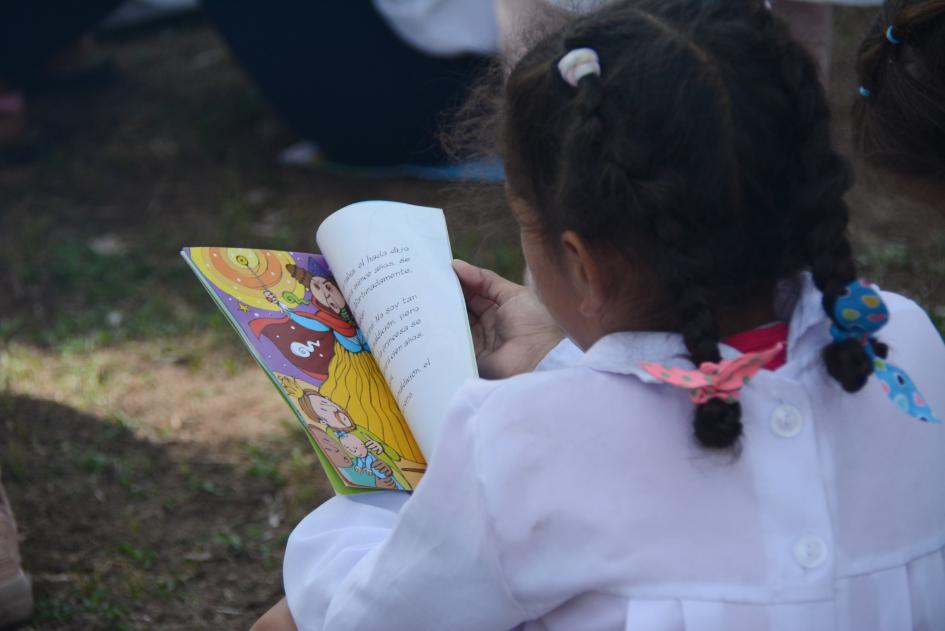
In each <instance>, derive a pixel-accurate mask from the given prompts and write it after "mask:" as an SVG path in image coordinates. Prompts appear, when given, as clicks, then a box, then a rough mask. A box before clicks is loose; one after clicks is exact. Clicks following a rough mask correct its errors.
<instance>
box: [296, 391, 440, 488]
mask: <svg viewBox="0 0 945 631" xmlns="http://www.w3.org/2000/svg"><path fill="white" fill-rule="evenodd" d="M299 407H300V408H301V410H302V412H303V413H304V414H305V415H306V416H307V417H308V418H309V419H311V420H312V421H315V422H316V423H319V424H321V425H323V427H324V429H325V430H327V431H328V432H329V433H331V434H333V435H334V436H335V438H337V439H339V440H340V439H341V437H342V435H343V434H346V435H348V436H349V437H350V438H349V444H352V443H353V441H354V440H357V441H358V442H360V443H362V444H363V445H364V448H365V450H367V451H368V452H370V453H371V454H372V457H373V459H372V460H371V461H370V462H368V463H367V464H364V463H362V465H363V466H360V470H362V471H360V472H362V473H370V474H371V475H372V476H374V477H375V478H377V479H378V480H382V479H384V478H383V477H382V476H386V475H390V476H392V477H393V480H394V482H395V486H396V487H397V488H401V489H412V488H413V486H414V484H416V482H417V481H418V480H419V477H420V474H421V473H422V472H423V470H424V469H425V467H424V465H423V464H422V463H417V462H413V461H410V460H408V459H405V458H403V456H401V455H400V454H399V453H398V452H397V451H396V450H395V449H393V448H392V447H390V446H389V445H387V444H386V443H385V442H384V441H382V440H381V439H380V438H378V437H377V436H375V435H374V434H373V433H372V432H371V431H369V430H367V429H365V428H364V427H361V426H360V425H356V424H355V423H354V421H352V420H351V416H350V415H349V414H348V412H347V411H346V410H345V409H344V408H342V407H341V406H339V405H338V404H337V403H335V402H334V401H332V400H331V399H329V398H327V397H325V396H322V395H321V394H320V393H319V392H318V391H316V390H311V389H306V390H303V392H302V395H301V396H300V397H299ZM346 447H347V445H346ZM348 451H349V453H350V449H349V450H348ZM375 461H376V462H380V463H383V464H384V465H385V466H386V468H387V469H389V470H390V472H389V473H387V472H385V471H384V468H383V467H381V468H380V469H379V470H380V471H381V476H378V475H376V473H375V472H374V471H373V470H372V468H371V466H370V464H371V463H373V462H375ZM358 468H359V467H357V466H356V469H358ZM407 476H409V478H408V477H407ZM371 482H375V483H376V481H375V480H371Z"/></svg>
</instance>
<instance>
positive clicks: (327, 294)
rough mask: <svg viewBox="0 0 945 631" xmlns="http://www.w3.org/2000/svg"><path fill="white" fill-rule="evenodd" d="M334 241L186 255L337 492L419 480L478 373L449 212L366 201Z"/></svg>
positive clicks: (333, 233)
mask: <svg viewBox="0 0 945 631" xmlns="http://www.w3.org/2000/svg"><path fill="white" fill-rule="evenodd" d="M316 242H317V243H318V246H319V248H320V249H321V251H322V253H323V254H321V255H319V254H309V253H305V252H282V251H278V250H267V249H252V248H231V247H188V248H184V249H183V250H182V251H181V255H182V256H183V257H184V259H185V260H186V261H187V263H188V264H189V265H190V267H191V269H193V271H194V273H195V274H196V275H197V278H199V279H200V282H201V283H202V284H203V286H204V287H205V288H206V289H207V291H208V292H209V293H210V296H211V297H212V298H213V301H214V302H215V303H216V304H217V306H218V307H219V308H220V310H221V311H222V312H223V314H224V315H225V316H226V318H227V320H228V321H229V322H230V324H232V325H233V327H234V329H236V331H237V333H238V334H239V336H240V338H241V339H242V340H243V343H244V344H245V345H246V347H247V348H248V349H249V351H250V352H251V353H252V355H253V357H255V358H256V361H257V362H258V363H259V365H260V366H261V367H262V368H263V370H265V371H266V374H267V375H269V378H270V379H271V380H272V382H273V384H275V386H276V388H277V389H278V390H279V392H280V394H282V396H283V398H284V399H285V400H286V402H287V403H288V404H289V407H291V408H292V411H293V412H294V413H295V415H296V417H297V418H298V420H299V422H300V423H301V424H302V426H303V428H304V429H305V432H306V434H307V435H308V438H309V441H310V442H311V444H312V446H313V447H314V448H315V451H316V453H317V454H318V457H319V460H320V462H321V464H322V466H323V467H324V469H325V472H326V473H327V474H328V479H329V481H330V482H331V485H332V487H333V488H334V489H335V492H336V493H340V494H350V493H357V492H362V491H374V490H379V489H386V490H405V491H409V490H412V489H413V488H414V487H415V486H416V484H417V482H418V481H419V480H420V478H421V476H422V475H423V472H424V470H425V468H426V457H427V456H429V455H430V453H431V451H432V448H433V445H434V444H435V441H436V440H437V434H438V431H439V427H440V424H441V422H442V420H443V418H444V415H445V412H446V409H447V407H448V404H449V400H450V398H451V397H452V395H453V393H454V392H455V391H456V390H457V389H458V388H459V387H460V385H462V383H463V382H464V381H465V380H466V379H468V378H471V377H475V376H476V374H477V373H476V358H475V351H474V350H473V345H472V336H471V334H470V331H469V322H468V320H467V317H466V306H465V302H464V300H463V294H462V289H461V288H460V285H459V281H458V280H457V278H456V275H455V274H454V272H453V269H452V258H453V257H452V252H451V251H450V244H449V236H448V234H447V231H446V221H445V219H444V217H443V212H442V211H441V210H439V209H436V208H424V207H420V206H411V205H408V204H400V203H396V202H382V201H374V202H361V203H358V204H353V205H351V206H347V207H345V208H342V209H341V210H339V211H337V212H335V213H333V214H332V215H331V216H329V217H328V218H327V219H326V220H325V221H324V222H323V223H322V224H321V226H319V228H318V231H317V233H316Z"/></svg>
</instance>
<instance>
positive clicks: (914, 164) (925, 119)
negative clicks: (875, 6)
mask: <svg viewBox="0 0 945 631" xmlns="http://www.w3.org/2000/svg"><path fill="white" fill-rule="evenodd" d="M856 70H857V75H858V76H859V80H860V84H861V85H860V95H859V98H857V99H856V101H855V102H854V107H853V129H854V136H855V139H856V142H857V145H858V148H859V149H860V150H861V151H862V152H863V154H864V156H865V157H866V159H867V160H868V161H869V162H870V163H871V164H872V165H874V166H876V167H879V168H881V169H883V170H885V171H888V172H891V173H892V174H893V175H895V176H897V180H898V182H899V183H901V184H904V185H905V186H903V187H901V188H903V189H904V190H906V191H908V192H911V193H918V194H920V195H921V194H922V193H923V192H925V193H926V195H925V196H926V197H927V198H928V199H929V200H930V201H931V202H932V203H933V204H935V205H938V206H939V207H941V208H942V209H943V210H945V206H943V202H942V200H943V198H945V0H887V1H886V3H885V5H884V7H883V9H882V11H881V12H880V13H879V14H878V15H877V17H876V20H875V21H874V23H873V25H872V27H871V28H870V31H869V33H868V34H867V35H866V38H865V39H864V40H863V43H862V44H861V45H860V50H859V54H858V55H857V63H856Z"/></svg>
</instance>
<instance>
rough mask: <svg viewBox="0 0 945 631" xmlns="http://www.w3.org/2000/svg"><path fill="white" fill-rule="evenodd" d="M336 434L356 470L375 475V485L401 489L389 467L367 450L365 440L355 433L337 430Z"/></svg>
mask: <svg viewBox="0 0 945 631" xmlns="http://www.w3.org/2000/svg"><path fill="white" fill-rule="evenodd" d="M336 435H337V437H338V440H339V441H340V442H341V445H342V446H343V447H344V448H345V450H346V451H347V452H348V454H349V455H350V457H351V461H352V462H353V464H354V468H355V470H356V471H357V472H359V473H363V474H369V475H373V476H374V477H376V478H377V481H376V482H375V485H376V486H378V487H383V488H397V489H400V490H403V487H402V486H401V485H400V484H399V483H398V482H397V480H396V479H395V478H394V477H393V476H392V469H391V467H390V466H389V465H387V464H386V463H384V462H382V461H381V460H378V458H377V456H376V455H374V454H373V453H371V452H370V451H368V448H367V445H366V444H365V442H364V441H363V440H361V439H360V438H359V437H358V436H357V435H356V434H349V433H348V432H338V433H337V434H336Z"/></svg>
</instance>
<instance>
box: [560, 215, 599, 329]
mask: <svg viewBox="0 0 945 631" xmlns="http://www.w3.org/2000/svg"><path fill="white" fill-rule="evenodd" d="M561 249H562V251H563V252H564V257H563V262H564V267H565V273H567V275H568V278H569V280H570V281H571V286H572V287H573V288H574V290H575V292H576V295H575V298H576V301H577V304H578V309H579V311H580V313H581V315H582V316H585V317H595V316H599V315H600V314H601V313H602V312H603V310H604V305H605V303H606V299H607V282H606V278H605V274H604V270H603V269H602V267H601V261H599V260H597V259H596V258H595V257H594V256H592V254H591V250H590V248H589V247H588V244H587V242H586V241H585V240H584V239H582V238H581V237H580V235H578V234H577V233H576V232H574V231H573V230H566V231H565V232H564V233H563V234H562V235H561Z"/></svg>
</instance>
